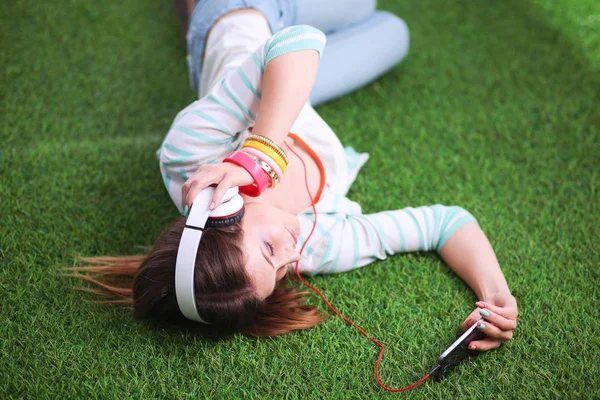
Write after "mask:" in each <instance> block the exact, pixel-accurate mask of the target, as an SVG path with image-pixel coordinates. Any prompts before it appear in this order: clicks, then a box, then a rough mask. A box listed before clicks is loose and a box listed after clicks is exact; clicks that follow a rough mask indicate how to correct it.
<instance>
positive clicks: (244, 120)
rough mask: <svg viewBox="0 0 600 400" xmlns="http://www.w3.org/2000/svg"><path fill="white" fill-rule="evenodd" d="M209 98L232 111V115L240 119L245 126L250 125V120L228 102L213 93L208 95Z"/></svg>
mask: <svg viewBox="0 0 600 400" xmlns="http://www.w3.org/2000/svg"><path fill="white" fill-rule="evenodd" d="M207 98H208V99H209V100H212V101H214V102H215V103H217V104H218V105H220V106H221V107H223V108H224V109H226V110H227V111H229V112H230V113H231V115H233V116H234V117H236V118H237V119H238V121H240V122H241V123H242V124H244V126H246V125H248V121H246V119H245V118H244V117H242V116H241V115H240V114H239V113H238V112H237V111H235V110H234V109H232V108H231V107H229V106H228V105H227V104H225V103H223V102H222V101H221V100H219V99H217V98H216V97H215V96H214V95H213V94H210V95H208V96H207Z"/></svg>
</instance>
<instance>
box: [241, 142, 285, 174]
mask: <svg viewBox="0 0 600 400" xmlns="http://www.w3.org/2000/svg"><path fill="white" fill-rule="evenodd" d="M247 147H251V148H253V149H256V150H258V151H260V152H261V153H264V154H266V155H268V156H269V157H271V158H272V159H273V160H274V161H275V162H276V163H277V165H279V168H281V172H283V173H284V174H285V171H287V163H286V162H285V160H284V159H283V158H282V157H281V156H280V155H279V153H276V152H275V150H273V149H272V148H270V147H269V146H267V145H265V144H262V143H260V142H257V141H254V140H246V142H245V143H244V144H243V146H242V149H245V148H247Z"/></svg>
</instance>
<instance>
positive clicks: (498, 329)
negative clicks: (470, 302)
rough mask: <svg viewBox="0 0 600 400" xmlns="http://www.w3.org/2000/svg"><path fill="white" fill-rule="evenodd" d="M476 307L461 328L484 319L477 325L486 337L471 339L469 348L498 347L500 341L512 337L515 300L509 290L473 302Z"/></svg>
mask: <svg viewBox="0 0 600 400" xmlns="http://www.w3.org/2000/svg"><path fill="white" fill-rule="evenodd" d="M475 305H476V306H477V308H476V309H475V310H474V311H473V312H472V313H471V314H469V316H468V317H467V318H466V319H465V321H464V322H463V324H462V328H463V329H465V330H466V329H467V328H468V327H469V326H471V325H473V324H474V323H475V322H476V321H477V320H478V319H480V318H483V319H484V320H485V321H484V322H483V325H484V326H483V327H482V323H480V324H479V325H478V326H477V329H479V330H480V331H482V332H484V333H485V334H486V335H487V337H486V338H484V339H482V340H477V341H473V342H471V343H470V344H469V349H471V350H478V351H486V350H491V349H495V348H497V347H500V345H501V344H502V342H504V341H506V340H510V339H512V337H513V331H514V330H515V329H516V327H517V316H518V314H519V311H518V309H517V301H516V300H515V298H514V297H513V296H512V295H511V294H510V293H509V292H501V293H496V294H495V295H493V296H490V297H488V298H486V299H484V300H482V301H478V302H476V303H475Z"/></svg>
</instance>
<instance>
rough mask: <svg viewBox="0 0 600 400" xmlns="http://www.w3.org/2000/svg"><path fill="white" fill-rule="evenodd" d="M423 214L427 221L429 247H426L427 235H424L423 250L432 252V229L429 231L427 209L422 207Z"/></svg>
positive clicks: (426, 229) (426, 230)
mask: <svg viewBox="0 0 600 400" xmlns="http://www.w3.org/2000/svg"><path fill="white" fill-rule="evenodd" d="M421 210H422V212H423V219H424V220H425V232H427V239H428V240H427V246H425V234H423V246H424V247H423V249H424V250H432V249H431V247H433V246H432V245H430V244H431V243H432V240H431V229H429V221H428V220H427V207H422V208H421Z"/></svg>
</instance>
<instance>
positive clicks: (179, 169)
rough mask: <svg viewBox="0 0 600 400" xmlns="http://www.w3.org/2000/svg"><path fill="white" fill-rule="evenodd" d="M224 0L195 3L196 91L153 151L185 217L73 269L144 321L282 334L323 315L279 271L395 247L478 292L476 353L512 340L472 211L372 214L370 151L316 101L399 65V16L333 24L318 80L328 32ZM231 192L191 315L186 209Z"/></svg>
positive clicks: (214, 230)
mask: <svg viewBox="0 0 600 400" xmlns="http://www.w3.org/2000/svg"><path fill="white" fill-rule="evenodd" d="M225 3H227V2H225ZM230 3H231V4H230V7H229V8H227V7H225V8H224V9H223V7H221V8H220V12H221V14H215V12H214V10H213V9H211V7H210V5H211V4H213V3H211V2H201V3H200V5H198V6H197V7H196V10H195V12H194V14H193V16H192V20H191V28H190V30H189V32H190V35H188V40H189V41H190V43H191V45H190V49H191V51H192V53H191V54H190V56H191V62H190V65H191V66H192V69H191V75H192V77H193V79H192V82H194V84H195V86H196V88H198V89H199V93H200V100H198V101H195V102H194V103H192V104H190V105H189V106H188V107H186V108H185V109H183V110H182V111H181V112H180V113H179V114H178V115H177V116H176V117H175V120H174V122H173V124H172V126H171V128H170V130H169V132H168V134H167V136H166V138H165V140H164V142H163V144H162V146H161V148H160V149H159V151H158V157H159V159H160V170H161V172H162V176H163V179H164V182H165V185H166V187H167V190H168V192H169V194H170V196H171V198H172V199H173V201H174V203H175V205H176V206H177V207H178V208H179V210H180V212H181V213H182V214H183V216H182V217H180V218H179V219H178V220H177V221H175V223H174V224H173V225H171V226H169V227H168V228H167V229H165V230H164V231H163V232H162V234H161V235H160V237H159V238H158V240H157V242H156V244H155V245H154V246H153V248H152V249H151V250H150V252H149V254H148V255H147V256H133V257H122V258H114V257H100V258H95V259H87V261H90V262H92V264H93V265H92V266H89V267H85V268H76V269H78V270H81V271H87V272H91V273H92V275H77V276H79V277H83V278H84V279H87V280H89V281H91V282H94V283H96V284H99V285H101V286H102V287H103V288H104V289H105V290H97V291H96V292H97V293H101V294H107V295H116V296H122V298H121V299H120V300H116V302H122V303H131V304H133V307H134V314H135V317H136V318H140V319H152V320H159V321H163V322H167V323H169V325H176V326H180V327H185V328H189V329H192V330H195V331H197V332H198V333H201V334H204V335H205V336H209V337H223V336H226V335H230V334H233V333H236V332H243V333H245V334H250V335H256V336H275V335H280V334H285V333H288V332H290V331H293V330H299V329H306V328H310V327H312V326H315V325H316V324H318V323H319V322H321V321H323V320H324V319H325V317H324V316H323V315H320V314H319V313H318V311H317V309H316V308H315V307H314V306H310V305H306V304H304V302H305V300H306V298H305V297H304V293H301V292H299V291H298V290H297V289H292V288H289V287H288V286H287V285H286V281H288V280H284V279H283V278H284V277H286V276H287V275H288V274H287V273H288V271H290V270H294V268H295V265H296V263H297V262H299V268H300V272H301V273H303V274H307V275H314V274H319V273H321V274H323V273H333V272H343V271H349V270H352V269H354V268H359V267H362V266H365V265H367V264H370V263H372V262H373V261H375V260H377V259H380V260H383V259H385V258H386V256H387V255H391V254H395V253H399V252H409V251H433V250H435V251H437V252H438V253H439V254H440V255H441V257H442V258H443V259H444V261H445V262H446V263H447V264H448V265H449V266H450V267H451V268H452V270H453V271H454V272H455V273H456V274H457V275H458V276H459V277H461V278H462V279H463V280H464V281H465V282H466V283H467V284H468V285H469V286H470V287H471V288H472V290H473V291H474V292H475V294H476V295H477V297H478V298H479V300H480V301H479V302H477V303H476V305H477V309H475V310H474V311H473V312H472V313H471V314H470V315H469V316H468V317H467V319H466V320H465V322H464V324H463V327H466V326H468V325H470V324H472V323H474V322H475V321H476V320H477V319H479V318H480V315H481V316H483V317H484V318H485V320H486V322H485V324H481V325H480V326H479V329H481V330H483V331H484V332H485V333H486V334H487V338H485V339H484V340H480V341H476V342H472V343H471V345H470V346H471V348H473V349H477V350H489V349H493V348H496V347H498V346H499V345H500V344H501V343H502V342H503V341H505V340H509V339H511V338H512V335H513V330H514V329H515V327H516V317H517V304H516V301H515V299H514V297H513V296H512V295H511V294H510V290H509V288H508V285H507V283H506V280H505V279H504V276H503V274H502V272H501V270H500V267H499V265H498V261H497V259H496V256H495V254H494V251H493V250H492V247H491V246H490V243H489V242H488V240H487V238H486V236H485V234H484V233H483V232H482V230H481V229H480V228H479V226H478V224H477V222H476V221H475V219H474V218H473V216H471V214H469V213H468V212H467V211H465V210H463V209H462V208H460V207H456V206H453V207H446V206H442V205H434V206H430V207H419V208H405V209H402V210H393V211H384V212H380V213H376V214H369V215H364V214H362V212H361V208H360V205H358V204H357V203H355V202H353V201H351V200H349V199H348V198H347V197H346V193H347V192H348V189H349V188H350V185H351V184H352V182H353V181H354V179H355V177H356V174H357V173H358V170H359V169H360V168H361V166H362V165H363V164H364V163H365V162H366V160H367V157H368V156H367V155H366V154H359V153H356V152H355V151H354V150H352V149H351V148H346V149H344V148H343V147H342V145H341V143H340V141H339V140H338V138H337V137H336V135H335V134H334V132H333V131H332V130H331V129H330V128H329V126H328V125H327V124H326V123H325V122H324V121H323V120H322V119H321V118H320V117H319V115H318V114H317V113H316V112H315V110H314V109H313V108H312V107H311V105H310V104H309V102H308V101H309V96H311V91H312V96H313V97H312V98H311V99H312V100H313V104H314V103H318V102H321V101H324V100H327V99H330V98H333V97H335V96H337V95H339V94H341V93H345V92H348V91H351V90H353V89H354V88H356V87H359V86H361V85H363V84H365V83H366V82H368V81H370V80H372V79H374V78H375V77H377V76H379V75H381V74H382V73H383V72H384V71H385V70H387V69H389V68H391V67H392V66H393V65H394V64H396V63H398V62H399V61H400V60H401V59H402V58H403V57H404V56H405V54H406V52H407V43H408V36H407V35H408V33H407V30H406V26H405V25H404V23H403V22H402V20H400V19H399V18H397V17H395V16H393V15H391V14H389V13H385V12H376V11H374V4H373V3H372V2H371V3H370V4H369V7H367V10H366V11H365V10H364V7H363V9H361V8H360V7H355V8H354V14H355V15H352V18H350V19H347V20H346V21H343V26H344V27H343V28H340V26H339V25H338V26H334V27H329V28H332V29H333V28H335V33H332V34H329V35H327V42H328V44H327V48H326V49H327V50H326V51H331V52H332V53H333V54H334V55H335V57H334V58H327V57H326V56H324V57H323V61H322V63H321V71H322V72H320V73H319V75H317V70H318V69H319V64H320V58H321V54H322V52H323V49H324V48H325V42H326V36H325V35H324V34H323V33H322V31H321V30H319V29H317V28H315V27H313V26H309V25H296V26H288V27H286V28H284V29H281V30H279V31H277V33H275V34H274V35H273V34H272V33H271V32H272V31H276V30H277V29H278V28H277V27H276V26H275V24H276V21H273V20H272V16H273V15H277V16H280V15H286V14H285V13H283V14H282V13H281V12H279V10H273V9H271V8H272V7H275V4H276V2H275V1H273V2H271V1H262V2H259V3H260V4H257V6H256V7H255V8H254V9H239V7H238V6H236V5H235V4H234V3H236V2H235V1H233V0H232V1H230ZM334 3H337V2H334ZM361 3H364V2H361ZM219 4H220V5H223V4H224V3H223V2H219ZM302 4H305V3H304V2H303V3H302ZM270 7H271V8H270ZM340 7H342V5H340ZM211 12H212V14H211ZM331 12H332V13H334V15H339V13H336V12H335V10H331ZM321 17H322V16H321ZM295 19H296V20H298V21H299V22H303V21H305V20H310V18H308V17H306V18H304V19H302V18H299V17H298V16H296V17H295ZM215 21H216V22H215ZM283 22H284V23H283V26H285V25H286V23H285V21H283ZM338 23H341V22H339V20H338ZM209 28H210V31H209ZM279 28H281V26H280V27H279ZM321 28H323V30H326V31H330V30H332V29H327V28H328V27H327V26H321ZM203 29H204V30H203ZM208 32H210V35H208ZM204 37H207V38H206V40H204ZM390 38H397V40H391V39H390ZM198 40H201V41H202V45H201V46H199V47H198V42H197V41H198ZM361 43H362V44H367V43H369V44H370V46H371V47H370V48H369V51H370V54H368V56H366V55H365V53H364V52H365V51H366V48H364V49H357V47H356V46H357V44H361ZM194 51H195V53H194ZM202 54H203V55H204V58H203V60H202V61H201V62H200V60H201V56H202ZM358 62H360V63H362V64H360V65H359V63H358ZM200 65H201V66H202V68H201V69H199V66H200ZM365 65H367V66H369V68H368V69H365ZM355 67H356V70H355ZM323 71H324V72H323ZM315 80H316V81H317V84H316V85H315V86H314V88H313V85H314V84H315ZM332 82H334V83H335V85H334V84H332ZM198 85H199V87H198ZM250 128H252V129H251V132H249V129H250ZM290 132H292V133H290ZM235 151H237V152H235ZM232 152H235V153H232ZM224 160H225V162H223V161H224ZM303 162H304V163H305V164H306V185H305V167H304V166H303ZM382 183H383V181H382ZM211 185H212V186H213V187H216V189H214V190H213V189H208V190H211V194H210V196H211V197H209V198H208V199H209V200H208V201H207V202H206V204H204V205H200V206H198V203H194V200H195V199H196V197H197V196H198V195H199V194H200V193H207V190H206V188H208V187H209V186H211ZM234 187H239V188H240V192H242V193H243V194H242V196H241V197H242V199H243V204H244V208H245V215H243V217H242V218H241V220H239V218H238V220H239V222H235V223H233V224H231V225H229V226H225V227H205V229H204V231H203V233H202V237H201V240H200V244H199V246H198V245H196V246H194V248H193V251H196V250H197V257H193V256H191V257H193V258H190V259H191V260H192V261H190V263H191V267H190V271H191V274H193V275H192V279H189V280H188V282H189V284H190V291H191V292H192V297H191V298H192V299H193V300H192V305H191V308H192V316H191V317H190V316H189V315H188V313H186V312H185V311H183V308H182V307H183V306H182V304H181V301H182V300H181V299H179V298H178V297H180V296H181V292H180V293H176V292H177V291H178V290H181V289H177V290H176V284H175V271H176V263H178V262H180V261H181V259H182V257H183V256H182V255H179V257H180V258H179V260H178V252H181V250H180V240H181V238H182V232H183V231H184V226H185V225H186V217H187V215H188V213H189V212H190V208H191V207H192V205H193V204H195V206H196V207H205V209H206V207H208V208H209V209H211V210H213V209H215V208H216V207H217V206H219V205H220V204H221V200H222V198H223V195H224V194H225V192H226V191H227V190H228V189H230V188H234ZM307 187H308V190H309V192H307ZM213 192H214V195H213ZM211 198H212V200H210V199H211ZM311 199H312V200H311ZM240 201H241V200H240ZM313 201H314V206H315V210H316V214H317V224H316V229H315V231H314V233H313V235H312V237H311V238H310V240H309V241H308V243H306V246H305V249H304V251H303V252H302V254H300V252H299V249H300V248H301V247H302V245H304V242H305V241H306V239H307V237H308V235H309V232H310V231H311V228H312V227H313V223H314V219H315V214H314V212H313V208H312V207H311V205H312V204H313ZM209 203H210V205H209ZM192 211H194V209H192ZM203 212H207V211H206V210H205V211H203ZM187 229H193V228H187ZM182 248H183V246H182ZM189 254H193V253H189V252H188V253H185V254H184V255H189ZM194 260H195V261H194ZM194 264H195V265H194ZM289 275H290V276H291V274H289ZM123 277H132V278H133V281H132V284H130V285H125V286H124V285H123V283H122V282H123V281H122V280H120V278H123ZM117 282H120V284H119V283H117ZM188 306H189V304H188ZM184 314H185V315H187V316H188V317H187V318H186V316H184Z"/></svg>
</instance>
